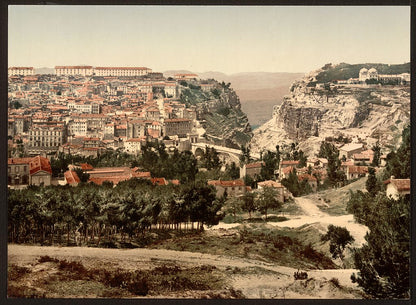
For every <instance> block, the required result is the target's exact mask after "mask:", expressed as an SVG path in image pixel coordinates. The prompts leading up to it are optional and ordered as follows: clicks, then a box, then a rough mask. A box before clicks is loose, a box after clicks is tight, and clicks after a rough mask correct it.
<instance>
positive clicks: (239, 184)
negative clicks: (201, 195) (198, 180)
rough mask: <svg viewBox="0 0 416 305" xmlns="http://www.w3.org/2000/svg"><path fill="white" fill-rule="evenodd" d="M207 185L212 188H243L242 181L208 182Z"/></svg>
mask: <svg viewBox="0 0 416 305" xmlns="http://www.w3.org/2000/svg"><path fill="white" fill-rule="evenodd" d="M208 185H213V186H223V187H227V186H245V184H244V181H243V180H209V181H208Z"/></svg>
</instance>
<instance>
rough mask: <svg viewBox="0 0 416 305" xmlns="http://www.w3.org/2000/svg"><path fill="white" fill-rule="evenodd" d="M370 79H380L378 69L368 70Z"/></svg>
mask: <svg viewBox="0 0 416 305" xmlns="http://www.w3.org/2000/svg"><path fill="white" fill-rule="evenodd" d="M368 79H378V72H377V70H376V69H374V68H371V69H370V70H368Z"/></svg>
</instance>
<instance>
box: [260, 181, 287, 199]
mask: <svg viewBox="0 0 416 305" xmlns="http://www.w3.org/2000/svg"><path fill="white" fill-rule="evenodd" d="M257 187H258V189H259V190H261V189H263V188H265V187H272V188H274V189H276V190H277V196H276V197H277V200H279V201H280V202H285V201H286V200H287V199H289V198H290V197H291V195H292V194H291V193H290V192H289V191H288V190H287V189H286V188H285V187H284V186H283V184H281V183H280V182H276V181H273V180H266V181H262V182H259V183H257Z"/></svg>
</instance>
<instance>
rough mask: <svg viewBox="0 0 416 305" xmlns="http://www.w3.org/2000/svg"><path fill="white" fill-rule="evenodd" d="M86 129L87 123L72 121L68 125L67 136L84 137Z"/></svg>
mask: <svg viewBox="0 0 416 305" xmlns="http://www.w3.org/2000/svg"><path fill="white" fill-rule="evenodd" d="M87 127H88V126H87V121H85V120H72V121H70V122H69V123H68V134H69V135H74V136H86V135H87Z"/></svg>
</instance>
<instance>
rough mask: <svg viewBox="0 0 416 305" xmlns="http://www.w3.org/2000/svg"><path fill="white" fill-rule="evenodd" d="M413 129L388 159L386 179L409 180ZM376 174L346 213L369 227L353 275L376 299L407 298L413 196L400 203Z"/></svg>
mask: <svg viewBox="0 0 416 305" xmlns="http://www.w3.org/2000/svg"><path fill="white" fill-rule="evenodd" d="M410 158H411V154H410V128H409V127H406V128H405V129H404V131H403V133H402V144H401V146H400V147H399V149H398V150H397V152H391V153H390V154H389V155H388V158H387V166H386V170H385V176H386V177H390V175H391V174H393V175H397V178H409V177H410ZM375 183H376V180H375V177H374V171H373V170H372V171H370V176H369V178H368V180H367V189H368V192H362V191H357V192H355V193H351V197H350V200H349V202H348V204H347V211H348V212H350V213H352V214H354V218H355V219H356V220H357V221H358V222H359V223H362V224H364V225H366V226H367V227H368V228H369V232H368V233H367V235H366V236H365V239H366V241H367V244H365V245H363V247H362V248H360V249H357V250H356V251H355V254H354V261H355V266H356V268H357V269H359V270H360V271H359V272H358V274H353V275H352V280H353V281H356V282H357V283H358V284H359V285H360V286H361V287H363V288H364V291H365V292H366V293H367V294H369V295H370V296H372V297H374V298H408V297H409V296H410V196H409V195H405V196H400V197H399V199H398V200H395V199H392V198H388V197H387V196H386V194H385V193H384V192H375V191H373V188H374V187H375V186H374V185H376V186H377V184H375Z"/></svg>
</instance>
